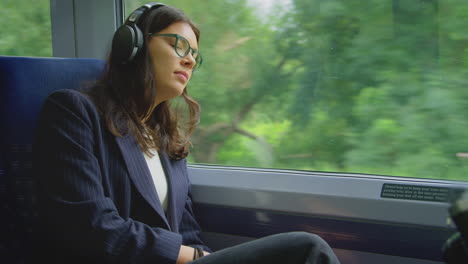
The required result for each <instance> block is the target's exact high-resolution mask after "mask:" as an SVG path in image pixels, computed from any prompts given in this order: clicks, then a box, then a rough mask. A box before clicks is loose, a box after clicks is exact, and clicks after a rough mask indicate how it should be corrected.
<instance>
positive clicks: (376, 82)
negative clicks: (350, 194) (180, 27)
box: [127, 0, 468, 180]
mask: <svg viewBox="0 0 468 264" xmlns="http://www.w3.org/2000/svg"><path fill="white" fill-rule="evenodd" d="M271 2H273V5H275V4H276V5H277V6H276V8H272V9H270V13H268V14H267V15H266V16H265V15H263V16H259V15H258V10H257V9H255V7H254V5H253V4H252V3H253V2H251V1H240V0H238V1H234V0H231V1H229V0H225V1H197V2H196V4H194V2H193V1H190V0H185V1H184V0H178V1H175V0H174V1H169V2H168V4H172V5H174V6H176V7H179V8H181V9H183V10H184V11H186V13H188V14H189V15H190V17H192V18H193V19H194V20H195V21H196V22H198V24H199V25H200V26H201V29H202V38H201V43H200V51H201V52H202V53H203V54H204V59H205V62H204V65H203V69H202V70H201V71H200V72H199V73H197V74H196V75H194V78H193V80H192V83H191V84H190V87H189V92H190V94H191V95H192V96H194V97H195V98H196V99H197V100H198V101H199V102H200V103H201V105H202V120H201V125H200V129H199V131H198V132H197V134H196V135H195V136H194V138H193V143H194V148H193V154H192V155H191V157H190V161H191V162H194V163H209V164H224V165H239V166H252V167H267V168H286V169H301V170H313V171H333V172H347V173H369V174H380V175H394V176H408V177H422V178H438V179H451V180H468V175H467V173H468V158H467V157H466V156H468V155H467V154H465V153H467V152H468V133H466V132H467V128H468V118H467V116H468V89H467V87H466V86H467V85H468V67H467V66H468V46H467V45H466V43H468V31H467V30H466V28H467V26H468V25H467V22H466V21H468V2H467V1H465V0H450V1H439V0H411V1H406V0H386V1H382V0H366V1H362V0H327V1H320V0H292V1H286V2H289V5H286V6H285V5H283V4H282V3H284V2H285V1H271ZM141 3H143V2H141V1H135V0H134V1H130V0H127V7H128V12H130V11H131V10H133V9H134V8H136V7H138V6H139V5H140V4H141ZM263 13H264V12H263Z"/></svg>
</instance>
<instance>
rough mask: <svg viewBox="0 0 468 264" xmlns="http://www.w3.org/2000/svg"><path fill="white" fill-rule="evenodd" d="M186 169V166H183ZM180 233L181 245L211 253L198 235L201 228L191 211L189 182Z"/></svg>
mask: <svg viewBox="0 0 468 264" xmlns="http://www.w3.org/2000/svg"><path fill="white" fill-rule="evenodd" d="M185 167H186V168H187V166H185ZM179 231H180V233H181V234H182V237H183V242H182V243H183V244H184V245H188V246H190V247H197V248H201V249H203V250H204V251H207V252H213V251H212V250H211V249H210V248H209V247H207V246H206V245H205V244H204V242H203V241H202V239H201V237H200V234H201V228H200V225H199V224H198V223H197V220H196V218H195V213H194V210H193V203H192V191H191V184H190V181H189V189H188V194H187V198H186V201H185V207H184V212H183V214H182V220H181V224H180V229H179Z"/></svg>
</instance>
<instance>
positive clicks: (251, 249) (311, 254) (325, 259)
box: [190, 232, 340, 264]
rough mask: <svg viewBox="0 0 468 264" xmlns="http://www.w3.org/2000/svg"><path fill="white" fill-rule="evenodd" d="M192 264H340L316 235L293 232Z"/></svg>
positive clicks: (218, 253) (328, 247)
mask: <svg viewBox="0 0 468 264" xmlns="http://www.w3.org/2000/svg"><path fill="white" fill-rule="evenodd" d="M190 263H191V264H250V263H252V264H254V263H255V264H263V263H265V264H266V263H268V264H271V263H281V264H295V263H301V264H302V263H307V264H339V263H340V262H339V261H338V258H337V257H336V255H335V253H333V251H332V249H331V248H330V246H329V245H328V244H327V242H325V240H323V239H322V238H320V237H319V236H317V235H314V234H310V233H307V232H290V233H282V234H277V235H271V236H267V237H264V238H260V239H257V240H253V241H249V242H246V243H243V244H240V245H236V246H233V247H229V248H225V249H222V250H220V251H216V252H214V253H212V254H210V255H208V256H205V257H202V258H200V259H198V260H195V261H192V262H190Z"/></svg>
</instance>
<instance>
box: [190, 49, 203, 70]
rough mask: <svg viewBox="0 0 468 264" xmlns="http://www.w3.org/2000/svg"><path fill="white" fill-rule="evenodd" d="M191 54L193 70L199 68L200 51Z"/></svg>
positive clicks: (200, 60)
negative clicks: (193, 62) (193, 61)
mask: <svg viewBox="0 0 468 264" xmlns="http://www.w3.org/2000/svg"><path fill="white" fill-rule="evenodd" d="M192 56H193V58H194V59H195V65H193V70H194V71H195V70H197V69H198V68H200V66H201V64H202V57H201V55H200V53H198V52H195V53H194V54H193V55H192Z"/></svg>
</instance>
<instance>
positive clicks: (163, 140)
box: [84, 6, 200, 159]
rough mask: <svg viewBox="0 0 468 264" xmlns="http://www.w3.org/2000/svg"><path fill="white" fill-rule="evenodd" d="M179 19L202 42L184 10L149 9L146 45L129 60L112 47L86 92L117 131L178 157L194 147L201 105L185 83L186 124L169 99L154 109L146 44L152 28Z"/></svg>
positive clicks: (145, 149)
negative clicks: (122, 59) (119, 56)
mask: <svg viewBox="0 0 468 264" xmlns="http://www.w3.org/2000/svg"><path fill="white" fill-rule="evenodd" d="M176 22H185V23H188V24H189V25H190V26H191V27H192V29H193V31H194V33H195V36H196V38H197V42H198V41H199V38H200V30H199V29H198V27H197V26H196V25H195V24H194V23H193V22H192V21H191V20H190V19H189V18H188V17H187V16H186V15H185V14H184V13H183V12H182V11H181V10H179V9H177V8H175V7H171V6H162V7H159V8H156V9H154V10H151V11H147V13H146V14H144V16H143V17H141V19H140V20H139V22H138V27H139V28H140V29H141V30H142V32H143V34H144V38H145V41H144V45H143V47H142V50H141V51H140V52H139V53H138V54H137V56H136V57H135V58H134V59H133V60H132V61H131V62H128V63H126V64H121V63H120V62H117V61H116V59H115V56H113V54H112V50H111V51H110V53H109V55H108V58H107V60H106V65H105V69H104V72H103V74H102V76H101V78H100V79H99V80H97V82H96V83H95V85H93V86H91V87H90V88H88V89H86V90H85V91H84V93H85V94H87V95H88V96H89V97H90V98H91V100H92V101H93V102H94V103H95V104H96V106H97V108H98V109H99V111H100V113H101V115H102V118H103V119H104V121H105V122H106V126H107V127H108V129H109V130H110V132H111V133H112V134H113V135H114V136H124V135H127V134H128V133H130V134H131V135H133V136H134V137H135V139H136V141H137V142H138V144H139V145H140V148H141V149H142V151H143V152H144V153H145V154H147V155H149V156H152V154H151V152H150V150H151V149H157V150H160V151H163V152H165V153H167V154H168V155H169V156H170V157H171V158H173V159H182V158H185V157H186V156H187V155H188V154H189V152H190V147H191V142H190V135H191V134H192V132H193V130H194V129H195V127H196V125H197V124H198V123H199V118H200V106H199V104H198V103H197V102H196V101H195V100H194V99H193V98H191V97H190V96H189V95H188V93H187V88H185V89H184V91H183V92H182V97H183V99H184V100H185V102H186V105H187V109H188V113H189V115H188V116H187V118H186V119H185V121H184V122H183V123H182V122H181V121H180V120H179V119H180V118H179V116H180V114H179V113H178V111H176V110H175V109H174V108H173V107H171V102H170V101H164V102H162V103H160V104H159V105H158V106H156V108H154V102H155V100H156V94H157V93H158V91H157V89H156V88H155V80H154V75H153V65H152V62H151V58H150V54H149V51H148V47H147V43H148V40H149V36H148V35H149V33H157V32H160V31H161V30H163V29H165V28H166V27H168V26H170V25H171V24H173V23H176ZM147 117H149V118H147Z"/></svg>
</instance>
